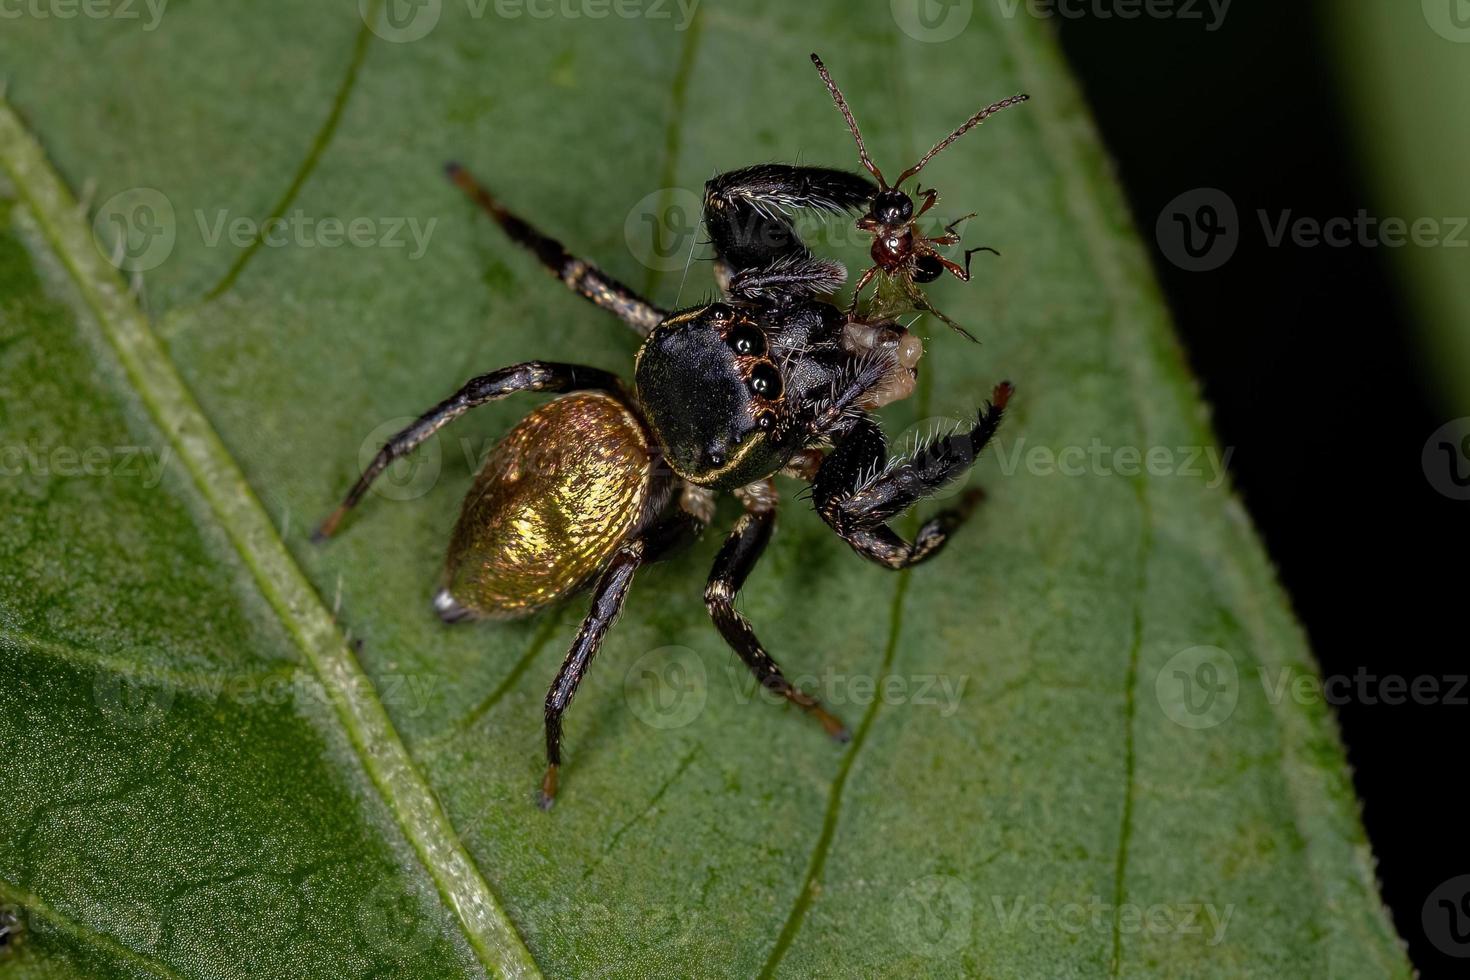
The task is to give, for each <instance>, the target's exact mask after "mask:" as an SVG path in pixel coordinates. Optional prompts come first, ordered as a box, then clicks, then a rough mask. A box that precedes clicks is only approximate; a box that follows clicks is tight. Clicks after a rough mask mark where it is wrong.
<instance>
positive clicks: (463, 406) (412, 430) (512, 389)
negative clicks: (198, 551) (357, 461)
mask: <svg viewBox="0 0 1470 980" xmlns="http://www.w3.org/2000/svg"><path fill="white" fill-rule="evenodd" d="M586 389H597V390H602V391H618V390H619V383H618V379H617V376H616V375H613V374H609V373H608V372H607V371H603V370H600V369H598V368H591V367H584V366H582V365H580V364H561V363H556V362H553V361H526V362H525V363H524V364H516V365H512V366H511V367H506V368H501V369H500V370H499V371H492V372H490V373H489V374H482V375H480V376H479V377H477V378H471V379H470V381H469V382H468V383H466V384H465V386H464V387H463V388H461V389H459V391H457V392H455V393H454V394H453V395H451V396H450V397H449V398H446V399H445V400H444V401H442V402H440V403H439V404H437V405H435V406H434V407H433V408H431V409H429V410H428V411H427V412H425V413H424V414H423V415H421V416H419V418H418V420H417V421H416V422H414V423H413V424H412V425H410V426H409V427H408V428H406V429H404V430H403V431H402V432H400V433H398V434H397V435H395V436H394V437H393V438H392V439H389V440H388V442H387V443H386V444H385V445H384V446H383V448H382V449H380V450H378V454H377V455H376V456H374V457H373V461H372V462H371V463H369V464H368V466H367V469H365V470H363V471H362V476H360V477H358V480H357V482H356V483H354V484H353V485H352V489H351V490H349V491H348V492H347V496H346V498H345V499H343V501H342V503H341V505H340V506H338V507H337V509H336V510H334V511H332V513H331V515H330V516H328V517H327V519H326V520H324V521H322V523H321V525H320V526H319V527H318V528H317V529H316V533H314V534H313V535H312V540H313V541H321V540H323V539H325V538H329V537H331V536H332V534H333V533H334V532H335V531H336V530H337V525H338V524H340V523H341V522H342V518H343V517H345V516H347V512H348V511H349V510H351V509H352V508H353V507H356V506H357V504H358V502H359V501H360V500H362V498H363V495H364V494H365V493H367V491H368V487H370V486H372V483H373V481H374V480H376V479H377V478H378V477H379V476H381V475H382V472H383V471H384V470H385V469H387V468H388V465H389V464H390V463H392V462H393V461H394V460H395V459H398V458H399V457H401V456H406V455H408V454H409V453H411V452H413V450H414V449H416V448H417V447H418V446H419V445H420V444H421V443H422V442H423V441H424V440H425V439H427V438H429V436H431V435H433V434H434V433H435V432H438V431H439V430H440V429H442V428H444V426H446V425H448V424H449V423H450V422H452V421H454V420H455V419H457V418H459V417H460V416H461V415H463V414H464V413H465V412H468V411H469V410H470V409H472V408H475V407H477V406H480V405H484V404H485V403H487V402H493V401H496V400H498V399H501V398H504V397H506V396H507V395H513V394H515V393H516V392H520V391H577V390H586Z"/></svg>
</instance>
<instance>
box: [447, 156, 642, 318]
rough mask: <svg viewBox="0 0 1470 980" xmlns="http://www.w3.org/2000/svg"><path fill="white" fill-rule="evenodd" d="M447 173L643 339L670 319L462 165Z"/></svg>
mask: <svg viewBox="0 0 1470 980" xmlns="http://www.w3.org/2000/svg"><path fill="white" fill-rule="evenodd" d="M445 170H446V172H447V173H448V174H449V179H450V180H452V181H454V183H455V185H456V186H458V187H459V188H460V189H461V190H463V191H464V192H465V193H466V194H468V195H469V196H470V198H471V199H472V200H473V201H474V202H475V203H476V204H478V205H479V206H480V207H481V208H482V209H483V210H484V211H485V213H486V214H488V215H490V217H492V218H494V219H495V222H496V223H497V224H499V225H500V227H501V228H502V229H504V230H505V233H506V234H507V235H508V236H510V240H511V241H513V242H515V243H516V244H518V245H521V246H524V247H525V248H526V249H528V250H530V251H531V252H532V253H533V254H535V256H536V257H537V258H538V259H540V260H541V264H542V265H544V266H546V268H547V271H549V272H550V273H551V274H552V275H554V276H556V277H557V278H558V279H560V280H561V281H562V282H564V283H565V284H566V286H567V288H568V289H570V290H571V291H572V292H574V293H576V294H577V295H579V296H582V297H584V298H585V299H588V300H591V301H592V302H593V303H596V304H597V305H598V306H600V307H602V308H603V309H605V310H608V311H610V312H612V313H616V314H617V315H618V316H619V317H620V318H621V319H622V320H623V322H624V323H626V324H628V326H630V327H632V328H633V329H634V330H636V331H637V332H638V335H639V336H645V337H646V336H647V335H648V332H649V331H650V330H652V329H653V328H654V327H656V326H658V325H659V323H660V321H662V320H663V318H664V317H666V316H668V311H667V310H663V309H660V308H659V307H657V306H655V305H653V304H652V303H650V302H649V301H648V300H646V299H644V298H643V297H642V296H639V295H638V294H637V293H635V292H634V291H633V290H632V289H631V288H629V287H628V286H625V285H623V284H622V283H620V282H618V281H617V280H616V279H614V278H613V277H612V276H609V275H607V274H606V273H604V272H603V271H602V270H601V269H598V268H597V267H596V266H595V265H593V264H592V263H590V262H585V261H583V260H582V259H579V258H577V257H576V256H574V255H572V254H570V253H569V252H567V250H566V248H565V247H564V246H563V245H562V243H561V242H559V241H557V240H556V239H554V238H550V237H548V236H546V235H543V234H542V233H541V232H539V231H537V230H536V229H535V228H534V227H532V225H531V224H529V223H528V222H527V221H526V220H525V219H524V218H521V217H520V216H519V215H517V214H514V213H513V212H511V211H510V210H509V209H508V208H506V206H505V205H504V204H502V203H500V199H499V198H497V197H495V195H493V194H491V193H490V192H489V191H488V190H486V189H485V188H484V187H482V186H480V184H479V183H477V182H476V181H475V178H474V177H472V176H470V174H469V171H467V170H465V169H464V168H463V167H461V166H460V165H459V164H457V163H451V164H449V165H448V166H447V167H446V168H445Z"/></svg>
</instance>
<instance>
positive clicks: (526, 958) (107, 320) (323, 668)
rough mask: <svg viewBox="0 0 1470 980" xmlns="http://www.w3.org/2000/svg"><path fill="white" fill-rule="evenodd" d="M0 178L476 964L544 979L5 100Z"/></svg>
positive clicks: (0, 114)
mask: <svg viewBox="0 0 1470 980" xmlns="http://www.w3.org/2000/svg"><path fill="white" fill-rule="evenodd" d="M0 167H3V168H4V170H5V171H6V173H8V174H9V177H10V180H11V182H12V184H13V185H14V186H15V189H16V192H17V193H18V195H19V196H20V198H21V200H23V201H24V202H25V204H26V209H27V211H28V212H29V214H30V215H31V216H32V217H33V219H34V221H35V223H36V225H37V228H38V230H39V232H40V236H41V237H42V239H44V241H45V242H46V244H47V245H48V246H49V248H50V249H51V251H52V252H53V253H54V254H55V256H56V258H57V259H58V260H59V262H60V263H61V266H62V267H63V268H64V269H65V270H66V272H67V275H68V276H70V278H71V280H72V282H73V284H74V285H75V287H76V289H77V291H78V293H79V294H80V296H81V298H82V301H83V303H84V304H85V305H86V307H87V309H88V310H89V311H90V312H91V314H92V317H93V318H94V320H95V324H96V327H97V329H98V330H99V332H101V333H102V334H103V335H104V336H105V338H106V339H107V342H108V343H109V345H110V346H111V347H112V348H113V351H114V353H115V354H116V355H117V357H118V360H119V361H120V362H121V365H122V367H123V370H124V372H125V373H126V375H127V377H128V380H129V382H130V384H131V386H132V388H133V390H134V391H135V393H136V394H137V395H138V397H139V398H140V400H141V401H142V403H143V404H144V406H145V407H146V408H147V410H148V412H149V414H150V415H151V416H152V419H153V422H154V424H155V425H157V427H158V428H159V429H160V431H162V432H163V433H164V434H165V435H166V436H167V438H168V439H169V441H170V442H171V443H172V444H173V445H174V448H175V450H176V451H177V452H178V454H179V458H180V459H182V460H183V461H184V463H185V466H186V468H187V470H188V472H189V474H190V476H191V477H192V479H193V483H194V488H195V490H196V491H197V492H198V493H199V494H200V496H201V497H202V498H203V499H204V502H205V503H206V504H207V505H208V507H209V508H210V510H211V511H213V513H214V515H215V517H216V518H217V520H218V521H219V524H220V526H221V528H223V529H224V531H225V532H226V536H227V537H228V538H229V540H230V543H231V545H232V546H233V547H234V549H235V551H236V553H237V554H238V556H239V558H240V560H241V561H242V562H243V563H244V565H245V566H246V567H247V568H248V569H249V570H250V572H251V574H252V576H253V578H254V579H255V582H256V585H257V587H258V588H259V590H260V592H261V594H262V596H263V598H265V600H266V602H267V603H268V604H269V605H270V607H271V609H272V610H273V611H274V612H275V614H276V616H277V617H278V618H279V620H280V622H281V625H282V626H283V628H284V629H285V630H286V632H287V633H288V634H289V635H290V636H291V637H292V639H293V640H294V641H295V642H296V644H297V645H298V646H299V647H300V649H301V651H302V653H303V654H304V655H305V658H306V660H307V662H308V663H309V664H310V665H311V668H312V670H313V672H314V673H315V674H316V676H317V678H318V679H319V680H320V681H321V683H322V685H323V686H324V687H325V688H326V690H327V691H328V692H329V693H330V695H331V697H332V701H333V704H334V706H335V707H336V709H337V716H338V719H339V721H340V723H341V725H342V727H343V731H344V733H345V735H346V736H347V740H348V742H349V743H350V744H351V746H352V749H353V752H354V753H355V755H356V756H357V758H358V761H359V762H360V763H361V764H362V766H363V769H364V771H365V772H366V773H367V774H368V776H369V778H370V780H371V782H372V783H373V786H374V788H375V789H376V791H377V793H378V795H379V796H380V798H381V799H382V801H383V803H384V805H385V806H386V807H387V809H388V811H389V812H390V813H392V814H393V817H394V819H395V821H396V822H397V823H398V826H399V829H400V830H401V831H402V832H403V834H404V836H405V837H406V838H407V840H408V842H409V844H410V845H411V846H412V847H413V849H414V852H415V853H416V854H417V856H418V858H419V861H420V862H421V863H422V864H423V866H424V868H425V870H426V871H427V872H428V874H429V875H430V877H431V878H432V879H433V880H434V883H435V885H436V887H437V888H438V890H439V893H440V895H441V897H442V898H443V900H444V901H445V903H446V904H447V905H448V906H449V908H450V909H451V910H452V911H453V912H454V913H455V916H456V919H457V921H458V923H459V925H460V928H461V930H462V931H463V933H464V935H465V938H466V940H467V941H468V943H469V945H470V947H471V948H472V949H473V950H474V951H475V955H476V956H477V958H478V959H479V960H480V962H481V963H482V964H483V965H484V966H485V967H486V969H488V970H490V971H491V972H492V973H494V974H497V975H501V976H510V977H539V976H540V970H539V969H538V967H537V965H536V963H535V961H534V960H533V959H532V957H531V954H530V951H529V950H528V949H527V948H526V946H525V943H524V941H523V940H522V939H521V937H520V936H519V934H518V933H517V932H516V930H515V927H514V926H513V925H512V923H511V922H510V919H509V918H508V916H507V915H506V913H505V911H504V910H503V909H502V908H501V906H500V903H499V900H498V899H497V898H496V896H495V895H494V893H493V892H492V890H491V889H490V886H489V884H488V883H487V882H486V880H485V878H484V876H483V875H482V874H481V873H480V871H479V869H478V868H477V867H476V866H475V864H474V861H473V859H472V858H471V857H470V855H469V854H468V852H467V851H466V850H465V848H464V845H463V844H462V843H461V841H460V839H459V835H458V833H457V832H456V831H455V829H454V827H453V825H452V824H451V823H450V821H449V818H448V816H447V814H445V813H444V811H443V809H442V808H441V807H440V806H439V804H438V802H437V800H436V799H435V797H434V794H433V791H432V790H431V789H430V787H429V785H428V783H427V782H426V781H425V780H424V778H423V776H422V774H420V773H419V772H418V770H417V768H416V767H415V766H414V764H413V761H412V759H411V757H410V756H409V754H408V752H407V750H406V749H405V748H404V745H403V743H402V741H401V739H400V738H399V736H398V733H397V731H396V730H395V729H394V727H393V724H392V722H391V720H390V719H389V718H388V716H387V713H386V711H385V710H384V708H383V705H382V702H381V701H380V700H379V699H378V697H377V696H376V693H375V689H374V688H373V687H372V685H371V681H370V679H369V678H368V676H367V675H366V673H365V672H364V671H363V669H362V667H361V665H360V664H358V663H357V661H356V658H355V657H354V656H353V655H352V653H351V651H350V650H349V649H348V648H347V645H346V643H345V641H344V638H343V637H342V636H341V634H340V633H339V632H338V630H337V627H336V623H335V621H334V620H333V618H332V616H331V614H330V612H329V611H328V609H327V608H326V606H325V605H324V604H323V603H322V601H321V598H320V596H318V595H317V593H316V591H315V590H314V589H313V588H312V587H311V585H310V584H309V582H308V581H307V579H306V577H305V575H304V573H303V572H302V570H301V568H300V566H299V565H297V564H296V562H295V560H294V559H293V558H292V557H291V555H290V553H289V551H288V550H287V548H286V546H285V543H284V541H283V540H282V539H281V537H280V535H279V533H278V532H277V530H276V528H275V526H274V525H273V524H272V522H271V520H270V518H269V516H268V515H267V513H266V511H265V509H264V508H263V507H262V506H261V504H260V502H259V500H258V499H257V498H256V496H255V494H254V493H253V492H252V490H251V489H250V486H249V484H248V483H247V481H246V480H245V477H244V474H243V473H242V472H241V471H240V469H239V467H238V465H237V464H236V462H235V460H234V458H233V457H232V456H231V455H230V454H229V451H228V450H227V449H226V448H225V446H224V443H223V441H222V440H221V439H220V437H219V435H218V434H217V433H216V432H215V431H214V429H213V427H212V425H211V424H210V423H209V421H208V420H207V418H206V417H205V415H204V413H203V411H202V409H200V407H199V405H198V403H197V402H196V401H195V399H194V397H193V395H192V393H191V392H190V391H189V390H188V387H187V386H186V385H185V384H184V381H183V379H182V378H181V377H180V376H179V374H178V371H177V369H176V368H175V366H174V364H173V362H172V360H171V359H170V358H169V356H168V354H167V353H166V352H165V351H164V349H163V348H162V346H161V345H160V344H159V342H158V340H157V339H156V337H154V335H153V333H152V330H151V329H150V327H149V325H148V323H147V321H146V320H145V319H144V318H143V316H142V314H141V313H140V312H139V310H138V309H137V306H136V305H135V304H134V303H133V301H132V300H131V298H130V297H129V295H128V294H127V293H126V292H125V291H124V288H123V284H122V282H121V281H120V280H119V278H118V276H117V274H116V271H115V270H113V269H112V268H111V267H109V266H105V265H104V263H103V261H102V257H101V256H100V255H99V254H98V253H97V251H96V249H95V248H93V247H92V242H91V240H90V234H89V231H88V229H87V228H86V226H85V224H84V223H83V222H82V221H81V220H80V217H81V213H80V209H79V208H78V206H77V205H76V203H75V201H74V200H73V199H72V197H71V195H70V194H69V193H68V192H67V190H66V189H65V187H64V185H63V184H62V182H61V180H60V178H59V177H58V176H57V174H56V173H55V171H54V170H53V169H52V168H51V166H50V165H49V164H48V163H47V162H46V160H45V156H44V153H43V152H42V150H41V148H40V146H39V145H38V144H37V143H36V141H35V140H34V138H33V137H32V136H31V134H30V133H29V132H28V131H27V130H26V129H25V127H24V125H23V124H22V123H21V121H20V120H19V118H18V117H17V116H16V115H15V113H14V111H13V110H12V109H11V108H10V106H9V104H8V103H7V102H4V101H3V100H0ZM369 692H371V693H369Z"/></svg>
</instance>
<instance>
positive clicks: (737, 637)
mask: <svg viewBox="0 0 1470 980" xmlns="http://www.w3.org/2000/svg"><path fill="white" fill-rule="evenodd" d="M735 494H736V496H738V497H739V498H740V502H741V503H742V504H744V505H745V513H744V514H743V515H741V517H740V520H738V521H736V522H735V527H734V529H733V530H732V531H731V532H730V536H729V537H728V538H726V539H725V544H724V546H722V547H721V548H720V553H719V554H718V555H717V556H716V557H715V564H714V568H713V569H711V570H710V577H709V584H708V585H707V586H706V587H705V590H704V604H705V606H706V607H707V608H708V609H709V614H710V618H711V619H713V620H714V622H715V627H716V628H717V629H718V630H719V631H720V635H721V636H723V637H724V638H725V642H726V643H728V644H729V645H730V648H731V649H733V650H734V651H735V652H736V653H737V654H739V655H740V659H741V660H742V661H744V662H745V666H747V667H749V668H750V672H751V673H752V674H754V675H755V678H756V680H757V681H759V682H760V684H761V686H763V687H765V688H766V689H767V690H770V691H774V692H775V693H777V694H779V695H781V696H782V697H784V698H785V699H786V700H787V701H790V702H791V703H792V704H794V705H796V706H797V707H799V708H801V709H802V710H803V711H805V712H807V713H808V714H810V715H811V716H812V717H814V718H816V719H817V721H819V722H821V725H822V728H823V729H825V730H826V732H827V734H828V735H831V736H832V737H833V738H835V739H838V740H839V741H843V742H845V741H847V739H848V738H849V732H848V730H847V728H846V726H844V725H843V724H842V722H841V721H839V720H838V719H837V718H836V717H835V716H834V715H832V714H830V713H828V711H827V710H826V709H825V708H823V707H822V706H821V704H819V703H818V702H817V700H816V699H815V698H813V697H812V696H811V695H809V694H807V693H805V692H804V691H801V690H799V689H797V688H796V687H794V686H792V684H791V682H790V681H788V680H787V679H786V676H785V675H784V674H782V673H781V668H780V667H779V666H778V665H777V664H776V661H774V660H772V659H771V655H770V654H769V653H767V652H766V650H765V648H764V647H763V646H761V642H760V640H759V639H758V638H757V637H756V635H755V630H754V629H752V628H751V625H750V621H749V620H747V619H746V618H745V617H744V616H742V615H741V614H740V611H739V610H737V609H736V608H735V596H736V594H737V593H738V592H739V591H740V587H741V586H742V585H744V584H745V579H746V577H747V576H749V575H750V571H751V569H752V568H754V567H755V563H756V562H757V561H759V560H760V556H761V553H762V552H763V551H765V548H766V543H767V542H768V541H770V540H771V530H772V529H773V528H774V527H775V523H776V499H777V498H776V487H775V484H773V483H772V482H771V481H770V480H769V479H767V480H762V481H760V482H759V483H752V484H751V485H750V486H748V487H742V488H741V489H740V490H737V491H735Z"/></svg>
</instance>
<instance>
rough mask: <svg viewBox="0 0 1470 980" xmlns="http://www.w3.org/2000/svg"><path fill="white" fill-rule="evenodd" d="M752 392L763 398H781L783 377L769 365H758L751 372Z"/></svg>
mask: <svg viewBox="0 0 1470 980" xmlns="http://www.w3.org/2000/svg"><path fill="white" fill-rule="evenodd" d="M750 390H751V391H753V392H755V393H756V394H757V395H760V396H761V397H762V398H780V397H781V375H780V374H778V373H777V372H776V369H775V368H774V367H772V366H771V365H769V364H757V365H756V366H755V370H754V371H752V372H750Z"/></svg>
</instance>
